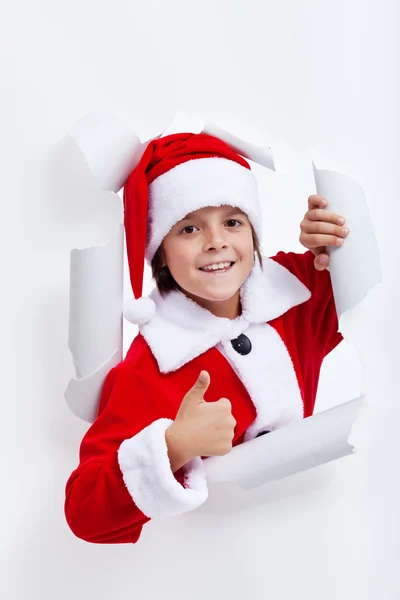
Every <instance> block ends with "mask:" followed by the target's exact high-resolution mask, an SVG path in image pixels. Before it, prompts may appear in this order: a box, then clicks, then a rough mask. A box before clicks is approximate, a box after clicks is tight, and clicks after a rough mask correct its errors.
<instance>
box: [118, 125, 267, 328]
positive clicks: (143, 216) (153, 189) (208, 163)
mask: <svg viewBox="0 0 400 600" xmlns="http://www.w3.org/2000/svg"><path fill="white" fill-rule="evenodd" d="M123 199H124V224H125V236H126V248H127V255H128V264H129V273H130V280H131V285H132V290H133V293H134V296H135V298H136V300H133V301H132V300H131V301H129V302H128V303H127V304H126V305H125V308H124V316H125V318H126V319H127V320H128V321H131V322H132V323H135V324H139V325H141V324H144V323H146V322H147V321H149V320H150V319H151V318H152V316H153V315H154V312H155V305H154V302H153V301H152V300H151V299H150V298H141V296H142V286H143V271H144V262H145V259H146V260H147V261H148V263H149V264H150V263H151V260H152V258H153V256H154V254H155V253H156V251H157V249H158V248H159V246H160V245H161V243H162V241H163V239H164V237H165V236H166V235H167V234H168V232H169V231H170V230H171V229H172V227H173V226H174V225H175V224H176V223H177V222H178V221H180V220H181V219H183V218H184V217H185V216H186V215H187V214H189V213H191V212H194V211H196V210H198V209H200V208H204V207H208V206H222V205H231V206H237V207H238V208H240V209H241V210H243V211H244V212H245V213H246V214H247V216H248V218H249V220H250V222H251V224H252V226H253V228H254V230H255V232H256V234H257V236H258V237H259V239H261V222H262V220H261V207H260V204H259V200H258V191H257V182H256V179H255V177H254V175H253V173H252V171H251V169H250V165H249V164H248V162H247V161H246V160H245V159H244V158H243V157H242V156H240V155H239V154H238V153H237V152H235V151H234V150H233V149H232V148H231V147H230V146H229V145H228V144H226V143H225V142H223V141H222V140H220V139H219V138H217V137H214V136H211V135H208V134H206V133H199V134H194V133H176V134H172V135H167V136H165V137H161V138H158V139H155V140H152V141H151V142H150V143H149V145H148V146H147V148H146V150H145V152H144V153H143V156H142V158H141V160H140V162H139V164H138V165H137V166H136V167H135V169H134V170H133V171H132V173H131V174H130V176H129V177H128V180H127V181H126V184H125V186H124V193H123Z"/></svg>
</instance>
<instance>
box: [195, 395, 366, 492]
mask: <svg viewBox="0 0 400 600" xmlns="http://www.w3.org/2000/svg"><path fill="white" fill-rule="evenodd" d="M363 405H365V397H364V396H360V398H357V399H355V400H350V401H349V402H345V403H343V404H340V405H339V406H335V407H333V408H330V409H329V410H326V411H324V412H321V413H317V414H315V415H313V416H311V417H308V418H307V419H303V420H301V421H298V422H296V423H293V424H291V425H287V426H286V427H282V428H280V429H277V430H275V431H271V432H270V433H268V434H266V435H263V436H261V437H259V438H256V439H254V440H251V441H249V442H246V443H245V444H241V445H239V446H235V447H234V448H233V449H232V450H231V452H230V453H229V454H227V455H226V456H221V457H211V458H207V459H205V460H204V466H205V469H206V473H207V479H208V480H209V481H210V482H212V483H221V482H225V481H233V482H235V484H237V485H238V486H239V487H241V488H242V489H243V490H249V489H252V488H256V487H258V486H261V485H263V484H265V483H267V482H269V481H273V480H276V479H282V478H284V477H288V476H290V475H294V474H295V473H299V472H300V471H305V470H307V469H311V468H313V467H316V466H318V465H321V464H324V463H327V462H330V461H331V460H335V459H337V458H341V457H342V456H346V455H348V454H351V453H352V452H353V446H352V445H351V444H350V443H349V442H348V438H349V436H350V433H351V429H352V427H353V425H354V423H355V421H356V419H357V415H358V413H359V410H360V408H361V407H362V406H363Z"/></svg>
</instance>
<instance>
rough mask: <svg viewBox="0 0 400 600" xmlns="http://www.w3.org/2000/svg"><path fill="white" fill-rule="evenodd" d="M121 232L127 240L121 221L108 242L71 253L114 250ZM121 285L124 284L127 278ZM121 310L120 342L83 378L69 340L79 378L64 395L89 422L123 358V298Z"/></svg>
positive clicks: (79, 414)
mask: <svg viewBox="0 0 400 600" xmlns="http://www.w3.org/2000/svg"><path fill="white" fill-rule="evenodd" d="M121 228H122V229H121ZM121 235H122V240H123V224H122V223H119V224H118V225H117V226H116V227H115V228H114V233H113V235H112V236H111V237H110V238H109V239H108V240H107V241H105V242H103V243H100V244H96V245H95V246H89V247H87V248H80V249H78V248H74V249H73V250H71V254H72V252H78V253H90V252H97V251H103V250H104V249H106V248H107V246H109V247H110V249H111V248H112V245H113V244H114V243H117V242H118V238H120V236H121ZM121 263H122V264H121V268H122V266H123V251H122V253H121ZM71 279H72V277H71ZM121 284H122V285H123V280H122V282H121ZM122 294H123V290H122V287H121V296H122ZM118 310H120V313H121V326H120V327H119V329H118V337H119V340H118V345H117V347H114V348H104V351H103V354H104V356H108V358H107V359H106V360H105V361H104V362H100V363H99V364H98V366H97V367H96V368H95V369H94V370H93V371H92V372H91V373H90V374H89V375H87V376H83V377H81V376H80V373H81V372H82V371H83V369H82V366H81V365H80V363H79V360H78V359H77V357H76V356H75V355H74V352H73V350H72V349H71V346H72V345H73V344H72V343H71V340H70V338H69V341H68V348H69V350H70V353H71V358H72V364H73V366H74V368H75V378H73V379H71V380H70V381H69V383H68V386H67V388H66V390H65V392H64V397H65V400H66V402H67V404H68V406H69V408H70V409H71V411H72V412H73V413H74V415H75V416H77V417H78V418H80V419H82V420H84V421H87V422H89V423H92V422H93V421H94V420H95V419H96V416H97V409H98V404H99V399H100V393H101V389H102V386H103V383H104V380H105V377H106V376H107V374H108V371H110V370H111V369H112V368H113V367H114V366H116V364H118V363H119V362H120V361H121V360H122V352H123V351H122V348H123V338H122V298H121V303H120V307H119V308H118V307H116V311H118ZM70 312H71V307H70ZM70 330H71V323H70ZM94 337H95V336H94V335H93V336H92V338H93V339H94Z"/></svg>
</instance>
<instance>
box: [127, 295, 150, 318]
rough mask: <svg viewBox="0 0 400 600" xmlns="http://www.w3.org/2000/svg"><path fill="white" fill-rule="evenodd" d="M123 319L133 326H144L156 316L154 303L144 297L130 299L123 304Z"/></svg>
mask: <svg viewBox="0 0 400 600" xmlns="http://www.w3.org/2000/svg"><path fill="white" fill-rule="evenodd" d="M123 313H124V317H125V319H126V320H127V321H129V322H130V323H133V324H134V325H144V324H145V323H148V322H149V321H151V320H152V318H153V317H154V315H155V314H156V305H155V302H154V301H153V300H152V299H151V298H149V296H145V297H144V298H138V299H137V300H136V299H135V298H132V299H131V300H128V301H127V302H125V304H124V310H123Z"/></svg>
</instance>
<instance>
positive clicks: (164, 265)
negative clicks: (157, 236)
mask: <svg viewBox="0 0 400 600" xmlns="http://www.w3.org/2000/svg"><path fill="white" fill-rule="evenodd" d="M166 266H167V261H166V259H165V252H164V246H163V245H162V244H161V268H162V269H163V268H164V267H166Z"/></svg>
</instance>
